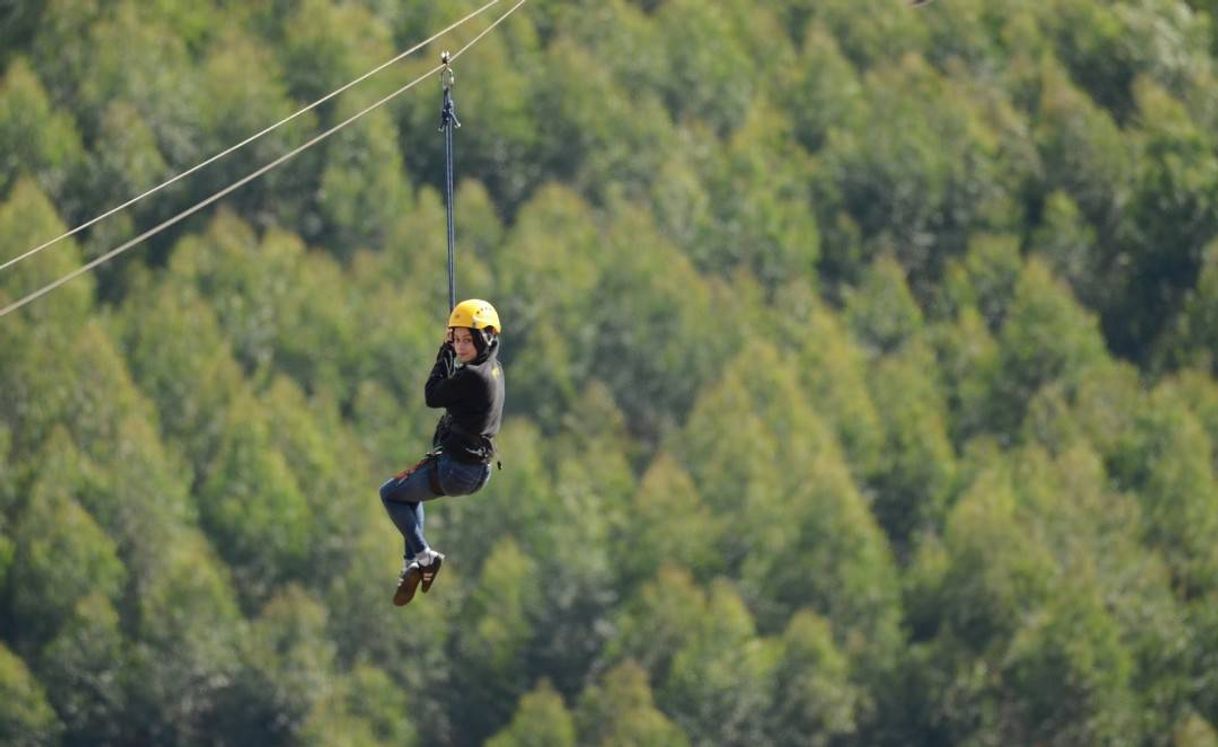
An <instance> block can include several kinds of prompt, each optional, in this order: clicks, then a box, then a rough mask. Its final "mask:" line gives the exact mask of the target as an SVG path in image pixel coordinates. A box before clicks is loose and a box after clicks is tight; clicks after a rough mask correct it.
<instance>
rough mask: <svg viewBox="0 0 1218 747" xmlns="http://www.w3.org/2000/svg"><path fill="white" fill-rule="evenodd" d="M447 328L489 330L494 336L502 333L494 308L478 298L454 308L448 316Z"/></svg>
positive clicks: (463, 302) (497, 314)
mask: <svg viewBox="0 0 1218 747" xmlns="http://www.w3.org/2000/svg"><path fill="white" fill-rule="evenodd" d="M448 326H450V327H470V328H472V329H483V330H484V329H490V330H491V331H493V332H494V333H495V334H499V333H500V332H502V331H503V328H502V327H500V326H499V313H498V312H497V311H495V307H494V306H491V305H490V303H488V302H486V301H483V300H482V299H480V298H471V299H468V300H466V301H462V302H461V303H459V304H457V305H456V306H454V307H453V313H451V314H449V315H448Z"/></svg>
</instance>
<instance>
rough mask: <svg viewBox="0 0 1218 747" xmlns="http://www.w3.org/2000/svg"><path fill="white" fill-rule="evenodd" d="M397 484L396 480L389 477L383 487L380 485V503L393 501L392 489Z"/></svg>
mask: <svg viewBox="0 0 1218 747" xmlns="http://www.w3.org/2000/svg"><path fill="white" fill-rule="evenodd" d="M397 484H398V479H397V478H396V477H391V478H389V479H388V480H386V481H385V483H384V484H383V485H381V491H380V492H381V500H382V501H391V500H393V489H394V488H395V487H397Z"/></svg>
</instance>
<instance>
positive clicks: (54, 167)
mask: <svg viewBox="0 0 1218 747" xmlns="http://www.w3.org/2000/svg"><path fill="white" fill-rule="evenodd" d="M83 161H84V149H83V146H82V144H81V139H80V134H79V133H78V132H77V130H76V127H75V124H74V123H73V121H72V118H71V116H70V115H69V114H67V113H64V112H62V111H59V110H57V109H55V108H54V106H53V105H52V103H51V100H50V98H49V96H48V95H47V92H46V90H45V89H44V88H43V86H42V83H41V81H39V79H38V75H37V74H36V73H35V72H34V70H32V69H30V65H29V63H28V62H26V61H25V60H24V59H21V58H18V59H17V60H16V61H14V62H12V63H11V64H9V65H8V66H7V70H6V72H5V74H4V78H3V79H2V80H0V194H4V193H5V192H7V191H8V189H9V188H10V187H11V186H12V185H13V184H14V183H15V182H16V181H17V179H18V178H20V177H22V176H26V177H29V178H32V179H34V181H35V182H36V183H37V184H38V187H39V188H40V189H41V190H42V191H43V192H45V193H47V194H49V195H52V197H53V198H54V199H55V200H56V201H57V202H61V203H66V204H70V201H68V200H67V199H66V198H68V197H69V195H68V194H67V191H68V189H69V188H70V187H71V186H72V180H73V178H74V177H75V178H79V174H78V171H77V170H78V169H79V168H80V167H81V165H82V162H83ZM45 238H46V239H51V238H53V236H46V237H45ZM38 243H42V242H41V241H40V242H38ZM27 248H28V247H27Z"/></svg>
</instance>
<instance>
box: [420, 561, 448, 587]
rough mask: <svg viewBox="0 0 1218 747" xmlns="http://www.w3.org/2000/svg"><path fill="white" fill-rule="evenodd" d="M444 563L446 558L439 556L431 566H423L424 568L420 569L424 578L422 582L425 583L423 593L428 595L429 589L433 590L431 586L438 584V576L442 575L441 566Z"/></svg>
mask: <svg viewBox="0 0 1218 747" xmlns="http://www.w3.org/2000/svg"><path fill="white" fill-rule="evenodd" d="M443 562H444V556H443V555H437V556H436V557H435V558H434V559H433V560H432V561H431V565H427V566H423V568H421V569H420V571H419V572H420V573H421V574H422V576H423V578H422V579H421V580H422V582H423V593H424V594H426V593H427V591H428V590H429V589H431V585H432V584H434V583H435V582H436V576H437V575H438V574H439V573H440V565H441V564H442V563H443Z"/></svg>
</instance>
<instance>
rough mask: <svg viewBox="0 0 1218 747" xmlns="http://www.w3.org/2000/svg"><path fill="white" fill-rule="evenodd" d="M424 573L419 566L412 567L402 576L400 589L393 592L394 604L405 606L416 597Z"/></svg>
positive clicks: (399, 584)
mask: <svg viewBox="0 0 1218 747" xmlns="http://www.w3.org/2000/svg"><path fill="white" fill-rule="evenodd" d="M421 579H422V575H421V574H420V573H419V571H418V569H417V568H411V569H409V570H407V571H406V574H405V575H404V576H402V580H401V582H399V583H398V590H397V591H396V592H394V594H393V605H394V606H395V607H404V606H406V605H407V604H409V603H410V600H411V599H414V592H415V589H417V588H419V581H420V580H421Z"/></svg>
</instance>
